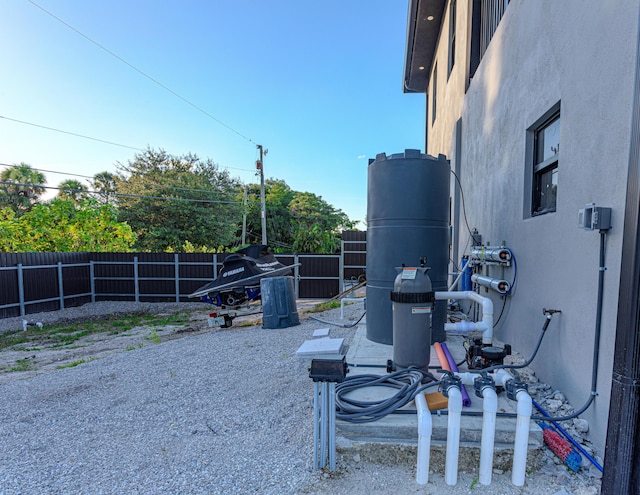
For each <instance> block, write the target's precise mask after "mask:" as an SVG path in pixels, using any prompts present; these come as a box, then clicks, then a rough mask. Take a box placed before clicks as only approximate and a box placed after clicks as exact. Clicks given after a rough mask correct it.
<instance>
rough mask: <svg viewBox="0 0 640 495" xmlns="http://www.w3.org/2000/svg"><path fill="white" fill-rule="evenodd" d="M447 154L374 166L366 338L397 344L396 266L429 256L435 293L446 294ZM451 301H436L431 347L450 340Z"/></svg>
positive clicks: (381, 159) (380, 158)
mask: <svg viewBox="0 0 640 495" xmlns="http://www.w3.org/2000/svg"><path fill="white" fill-rule="evenodd" d="M450 174H451V169H450V165H449V161H448V160H447V159H446V157H445V156H444V155H439V156H438V158H434V157H432V156H429V155H425V154H423V153H420V151H419V150H405V152H404V153H399V154H395V155H390V156H387V155H386V154H384V153H381V154H379V155H377V156H376V159H375V160H372V161H370V163H369V169H368V188H367V338H368V339H369V340H371V341H373V342H378V343H380V344H393V324H392V318H391V301H390V299H389V293H390V292H391V291H392V290H393V285H394V281H395V278H396V275H397V273H396V270H395V267H397V266H401V265H402V264H403V263H405V264H408V263H415V262H417V260H419V259H421V258H423V257H425V256H426V257H427V259H428V261H427V262H428V264H429V266H430V267H431V270H430V271H429V276H430V278H431V284H432V286H433V290H434V291H446V290H447V288H448V287H447V276H448V263H449V242H450V241H449V238H450V231H449V177H450ZM446 310H447V303H446V301H437V302H436V304H435V309H434V313H433V317H432V329H431V343H433V342H440V341H443V340H445V333H444V324H445V320H446Z"/></svg>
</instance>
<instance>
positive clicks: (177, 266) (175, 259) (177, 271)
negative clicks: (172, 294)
mask: <svg viewBox="0 0 640 495" xmlns="http://www.w3.org/2000/svg"><path fill="white" fill-rule="evenodd" d="M173 264H174V266H175V269H174V271H173V272H174V274H175V276H176V302H180V262H179V261H178V253H175V254H174V255H173Z"/></svg>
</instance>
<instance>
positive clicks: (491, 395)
mask: <svg viewBox="0 0 640 495" xmlns="http://www.w3.org/2000/svg"><path fill="white" fill-rule="evenodd" d="M454 374H455V375H456V376H459V377H460V379H461V380H462V383H464V384H465V385H473V382H474V381H475V379H476V378H478V377H479V376H480V375H479V374H478V373H469V372H465V373H454ZM497 412H498V395H497V394H496V391H495V390H494V389H492V388H491V387H487V388H485V389H484V390H483V391H482V440H481V441H480V476H479V478H478V481H480V483H482V484H483V485H488V484H490V483H491V472H492V471H493V446H494V440H495V435H496V413H497Z"/></svg>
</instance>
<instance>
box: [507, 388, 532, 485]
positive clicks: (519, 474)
mask: <svg viewBox="0 0 640 495" xmlns="http://www.w3.org/2000/svg"><path fill="white" fill-rule="evenodd" d="M516 399H517V401H518V406H517V410H518V418H517V420H516V440H515V442H514V444H513V468H512V470H511V482H512V483H513V484H514V485H516V486H522V485H524V475H525V473H526V470H527V449H528V448H529V420H530V419H531V413H532V410H533V403H532V400H531V396H530V395H529V394H528V393H527V391H526V390H520V391H519V392H518V393H517V394H516Z"/></svg>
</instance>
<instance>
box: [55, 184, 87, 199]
mask: <svg viewBox="0 0 640 495" xmlns="http://www.w3.org/2000/svg"><path fill="white" fill-rule="evenodd" d="M58 188H59V189H58V198H60V199H69V200H71V201H73V202H74V203H77V202H79V201H81V200H83V199H87V198H88V197H89V195H88V194H87V191H88V189H87V186H85V185H84V184H83V183H82V182H80V181H79V180H75V179H67V180H64V181H62V182H61V183H60V184H58Z"/></svg>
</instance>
